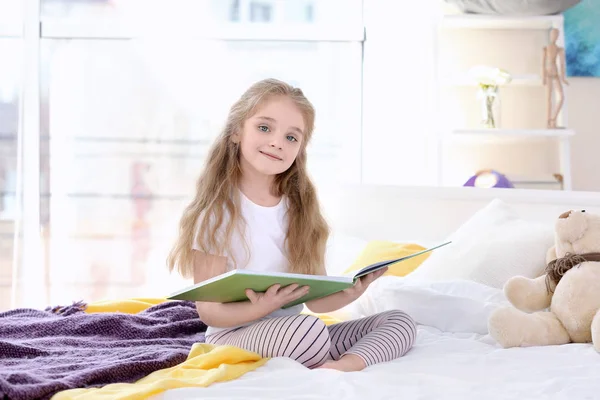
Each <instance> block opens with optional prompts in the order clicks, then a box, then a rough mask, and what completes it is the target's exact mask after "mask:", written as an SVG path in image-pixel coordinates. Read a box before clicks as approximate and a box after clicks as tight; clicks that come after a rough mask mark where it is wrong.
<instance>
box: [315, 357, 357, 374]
mask: <svg viewBox="0 0 600 400" xmlns="http://www.w3.org/2000/svg"><path fill="white" fill-rule="evenodd" d="M366 366H367V365H366V364H365V362H364V361H363V359H362V358H360V357H359V356H356V355H354V354H346V355H345V356H343V357H342V358H340V359H339V360H337V361H333V360H330V361H326V362H325V364H323V365H321V366H320V367H319V368H327V369H336V370H338V371H343V372H353V371H362V370H363V369H365V367H366Z"/></svg>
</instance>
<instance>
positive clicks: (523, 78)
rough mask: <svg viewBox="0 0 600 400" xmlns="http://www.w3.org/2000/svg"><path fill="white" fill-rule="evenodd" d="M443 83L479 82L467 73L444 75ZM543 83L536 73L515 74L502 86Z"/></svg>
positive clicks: (471, 83)
mask: <svg viewBox="0 0 600 400" xmlns="http://www.w3.org/2000/svg"><path fill="white" fill-rule="evenodd" d="M442 83H443V85H444V86H447V87H452V86H455V87H458V86H472V87H474V88H475V87H477V84H476V83H475V82H474V81H473V80H472V79H470V78H469V77H468V76H467V75H459V76H455V77H444V78H442ZM541 85H542V77H541V76H539V75H536V74H522V75H514V76H513V77H512V81H511V82H510V83H507V84H505V85H500V86H501V87H509V86H541Z"/></svg>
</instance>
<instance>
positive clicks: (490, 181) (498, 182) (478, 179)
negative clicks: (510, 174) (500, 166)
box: [463, 169, 514, 189]
mask: <svg viewBox="0 0 600 400" xmlns="http://www.w3.org/2000/svg"><path fill="white" fill-rule="evenodd" d="M463 186H469V187H478V188H505V189H508V188H514V186H513V184H512V183H511V182H510V181H509V180H508V178H507V177H506V176H504V175H502V174H501V173H499V172H498V171H494V170H491V169H486V170H483V171H479V172H477V173H476V174H475V175H473V176H472V177H470V178H469V180H468V181H467V182H466V183H465V184H464V185H463Z"/></svg>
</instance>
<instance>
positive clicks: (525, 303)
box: [504, 276, 550, 312]
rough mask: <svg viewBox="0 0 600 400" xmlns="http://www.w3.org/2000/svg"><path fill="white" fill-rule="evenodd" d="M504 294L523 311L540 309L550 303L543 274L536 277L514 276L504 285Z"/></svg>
mask: <svg viewBox="0 0 600 400" xmlns="http://www.w3.org/2000/svg"><path fill="white" fill-rule="evenodd" d="M504 295H505V296H506V298H507V299H508V301H509V302H510V303H511V304H512V305H513V306H514V307H515V308H517V309H519V310H521V311H525V312H533V311H537V310H541V309H543V308H546V307H548V306H549V305H550V296H549V294H548V293H547V291H546V284H545V277H543V276H542V277H538V278H536V279H529V278H526V277H524V276H514V277H512V278H510V279H509V280H508V281H507V282H506V284H505V285H504Z"/></svg>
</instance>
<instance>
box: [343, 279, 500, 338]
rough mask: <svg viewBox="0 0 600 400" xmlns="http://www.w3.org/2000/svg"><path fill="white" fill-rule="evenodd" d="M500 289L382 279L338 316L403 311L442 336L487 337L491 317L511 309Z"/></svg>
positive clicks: (463, 283)
mask: <svg viewBox="0 0 600 400" xmlns="http://www.w3.org/2000/svg"><path fill="white" fill-rule="evenodd" d="M508 304H509V303H508V301H507V300H506V298H505V297H504V293H503V292H502V290H501V289H496V288H492V287H489V286H487V285H482V284H479V283H476V282H473V281H466V280H451V281H440V282H417V281H408V280H407V279H406V278H403V277H396V276H383V277H381V278H379V279H378V280H376V281H375V282H373V283H372V284H371V286H369V288H368V289H367V291H366V292H365V293H364V294H363V295H362V296H361V297H360V298H359V299H358V300H357V301H355V302H354V303H352V304H350V305H349V306H347V307H345V308H344V309H343V312H344V314H342V313H337V314H336V315H335V316H336V317H338V318H340V319H346V320H348V319H356V318H361V317H366V316H369V315H373V314H377V313H380V312H383V311H387V310H394V309H396V310H402V311H404V312H406V313H408V314H409V315H410V316H411V317H412V318H413V319H414V320H415V322H416V323H417V324H419V325H425V326H430V327H433V328H436V329H439V330H441V331H443V332H463V333H477V334H481V335H486V334H487V333H488V327H487V322H488V318H489V315H490V313H491V312H492V311H493V310H495V309H496V308H498V307H500V306H506V305H508Z"/></svg>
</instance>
